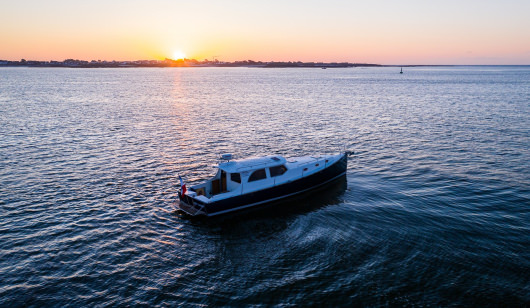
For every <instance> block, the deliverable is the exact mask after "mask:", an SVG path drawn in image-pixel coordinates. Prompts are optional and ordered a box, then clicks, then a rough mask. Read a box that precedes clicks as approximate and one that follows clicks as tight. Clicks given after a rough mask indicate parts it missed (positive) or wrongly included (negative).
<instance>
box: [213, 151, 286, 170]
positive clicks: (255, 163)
mask: <svg viewBox="0 0 530 308" xmlns="http://www.w3.org/2000/svg"><path fill="white" fill-rule="evenodd" d="M285 163H286V159H285V158H283V157H282V156H278V155H271V156H264V157H255V158H247V159H242V160H237V161H231V162H225V163H220V164H219V169H221V170H224V171H226V172H228V173H239V172H244V171H251V170H256V169H261V168H267V167H273V166H279V165H283V164H285Z"/></svg>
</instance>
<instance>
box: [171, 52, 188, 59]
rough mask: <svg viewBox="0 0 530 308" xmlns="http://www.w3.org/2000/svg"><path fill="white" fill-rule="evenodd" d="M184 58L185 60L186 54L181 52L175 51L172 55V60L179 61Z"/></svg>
mask: <svg viewBox="0 0 530 308" xmlns="http://www.w3.org/2000/svg"><path fill="white" fill-rule="evenodd" d="M185 58H186V54H185V53H184V52H182V51H181V50H178V51H175V52H174V53H173V60H181V59H185Z"/></svg>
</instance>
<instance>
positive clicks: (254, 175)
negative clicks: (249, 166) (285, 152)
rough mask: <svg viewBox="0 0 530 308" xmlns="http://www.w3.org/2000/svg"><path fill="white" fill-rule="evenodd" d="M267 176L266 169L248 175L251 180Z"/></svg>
mask: <svg viewBox="0 0 530 308" xmlns="http://www.w3.org/2000/svg"><path fill="white" fill-rule="evenodd" d="M266 178H267V174H266V173H265V169H258V170H256V171H254V172H252V174H251V175H250V176H249V177H248V181H249V182H254V181H259V180H263V179H266Z"/></svg>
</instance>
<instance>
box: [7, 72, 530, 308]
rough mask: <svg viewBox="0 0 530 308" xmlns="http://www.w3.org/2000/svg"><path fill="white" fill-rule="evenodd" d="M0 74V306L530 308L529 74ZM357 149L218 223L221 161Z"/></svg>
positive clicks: (219, 220)
mask: <svg viewBox="0 0 530 308" xmlns="http://www.w3.org/2000/svg"><path fill="white" fill-rule="evenodd" d="M398 72H399V68H397V69H396V68H376V69H359V68H351V69H328V70H318V69H248V68H235V69H208V68H203V69H24V68H22V69H20V68H17V69H9V68H8V69H6V68H4V69H0V125H1V126H0V132H1V139H0V205H1V208H0V215H1V220H0V245H1V250H0V306H8V307H16V306H34V307H41V306H61V307H62V306H116V305H123V306H137V305H146V306H163V307H165V306H174V305H184V306H205V305H206V306H218V305H227V306H246V305H258V306H260V305H278V306H309V305H331V306H348V305H351V304H356V305H366V306H394V305H398V306H460V305H466V306H468V305H473V306H490V305H493V306H525V305H526V306H528V305H530V175H529V174H530V167H529V165H530V164H529V162H530V152H529V145H530V103H529V102H530V67H438V68H435V67H431V68H429V67H424V68H408V69H405V73H404V74H403V75H400V74H399V73H398ZM344 145H345V146H347V148H348V149H351V150H355V151H356V155H355V156H354V157H352V159H351V160H350V162H349V166H348V174H347V177H346V179H345V180H344V181H341V182H338V183H335V184H334V185H332V186H330V187H327V188H326V189H325V190H321V191H319V192H317V193H316V194H315V195H310V196H304V197H302V198H299V199H297V200H293V201H289V202H284V203H281V204H277V205H276V206H273V207H269V208H267V209H266V210H257V211H250V212H245V213H242V214H240V215H232V216H228V217H225V218H221V219H216V220H212V221H204V220H190V219H188V218H187V217H185V216H183V215H181V214H179V213H177V212H176V211H175V210H174V208H173V205H174V201H175V198H176V192H177V190H176V184H177V183H178V181H177V174H180V175H182V176H183V177H184V178H185V179H187V181H188V183H195V182H198V181H200V180H203V179H205V178H207V177H209V176H210V175H212V174H213V172H214V170H213V169H212V168H211V165H212V164H215V162H216V157H217V155H218V153H224V152H230V153H234V154H236V155H238V156H239V157H247V156H254V155H263V154H276V153H279V154H283V155H285V156H296V155H307V154H312V153H330V152H336V151H338V149H339V148H340V147H342V146H344Z"/></svg>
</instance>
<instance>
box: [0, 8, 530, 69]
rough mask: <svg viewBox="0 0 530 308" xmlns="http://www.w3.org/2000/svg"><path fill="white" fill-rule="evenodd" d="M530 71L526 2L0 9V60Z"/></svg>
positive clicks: (529, 18) (529, 19) (529, 16)
mask: <svg viewBox="0 0 530 308" xmlns="http://www.w3.org/2000/svg"><path fill="white" fill-rule="evenodd" d="M181 56H185V57H187V58H195V59H198V60H203V59H206V58H208V59H212V58H213V57H216V58H217V59H219V60H221V61H235V60H248V59H251V60H261V61H325V62H335V61H339V62H342V61H348V62H362V63H379V64H397V65H399V64H403V65H404V64H530V1H529V0H502V1H500V0H498V1H492V0H481V1H479V0H458V1H457V0H444V1H438V0H433V1H425V0H401V1H396V0H374V1H353V0H352V1H338V0H326V1H316V0H305V1H298V0H296V1H288V0H282V1H278V0H268V1H249V0H247V1H243V0H226V1H213V0H194V1H177V0H150V1H144V0H141V1H140V0H92V1H77V0H70V1H67V0H47V1H36V0H33V1H30V0H16V1H15V0H2V1H1V5H0V59H4V60H20V59H21V58H24V59H27V60H64V59H67V58H74V59H83V60H98V59H100V60H140V59H164V58H166V57H168V58H176V57H181Z"/></svg>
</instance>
